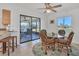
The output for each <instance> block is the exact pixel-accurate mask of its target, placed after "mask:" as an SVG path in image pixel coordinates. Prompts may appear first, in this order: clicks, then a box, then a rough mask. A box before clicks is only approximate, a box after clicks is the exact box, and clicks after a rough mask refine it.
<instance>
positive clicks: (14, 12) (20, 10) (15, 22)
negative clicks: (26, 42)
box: [0, 4, 46, 44]
mask: <svg viewBox="0 0 79 59" xmlns="http://www.w3.org/2000/svg"><path fill="white" fill-rule="evenodd" d="M0 8H1V9H0V28H4V26H3V25H2V9H8V10H10V11H11V26H13V27H14V29H15V30H17V31H18V32H17V33H16V35H17V37H18V44H19V43H20V32H19V31H20V14H23V15H28V16H35V17H39V18H41V28H42V29H44V28H46V26H45V21H44V19H45V17H44V15H43V14H42V15H41V14H40V13H39V12H38V11H36V10H32V9H28V7H23V6H21V4H19V5H18V4H0Z"/></svg>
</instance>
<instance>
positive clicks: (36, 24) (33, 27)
mask: <svg viewBox="0 0 79 59" xmlns="http://www.w3.org/2000/svg"><path fill="white" fill-rule="evenodd" d="M40 29H41V21H40V18H38V17H32V16H26V15H20V43H24V42H28V41H33V40H37V39H39V32H40Z"/></svg>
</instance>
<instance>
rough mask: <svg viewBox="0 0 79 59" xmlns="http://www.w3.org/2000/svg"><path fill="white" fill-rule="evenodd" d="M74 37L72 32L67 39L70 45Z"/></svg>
mask: <svg viewBox="0 0 79 59" xmlns="http://www.w3.org/2000/svg"><path fill="white" fill-rule="evenodd" d="M73 36H74V32H70V34H69V36H68V38H67V44H68V45H70V44H71V42H72V39H73Z"/></svg>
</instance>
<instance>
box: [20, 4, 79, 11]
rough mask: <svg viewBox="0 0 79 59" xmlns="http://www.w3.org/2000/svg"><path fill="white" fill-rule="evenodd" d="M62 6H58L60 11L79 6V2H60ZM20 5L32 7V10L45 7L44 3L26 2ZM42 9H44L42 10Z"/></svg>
mask: <svg viewBox="0 0 79 59" xmlns="http://www.w3.org/2000/svg"><path fill="white" fill-rule="evenodd" d="M51 4H52V5H57V4H58V3H51ZM60 4H61V5H62V7H59V8H56V10H57V11H58V12H60V11H71V10H72V9H76V8H79V3H60ZM18 6H21V7H24V8H28V9H32V10H38V11H40V10H39V8H43V7H44V4H43V3H25V4H18ZM41 11H42V10H41Z"/></svg>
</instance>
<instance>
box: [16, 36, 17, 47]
mask: <svg viewBox="0 0 79 59" xmlns="http://www.w3.org/2000/svg"><path fill="white" fill-rule="evenodd" d="M16 48H17V36H16Z"/></svg>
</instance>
